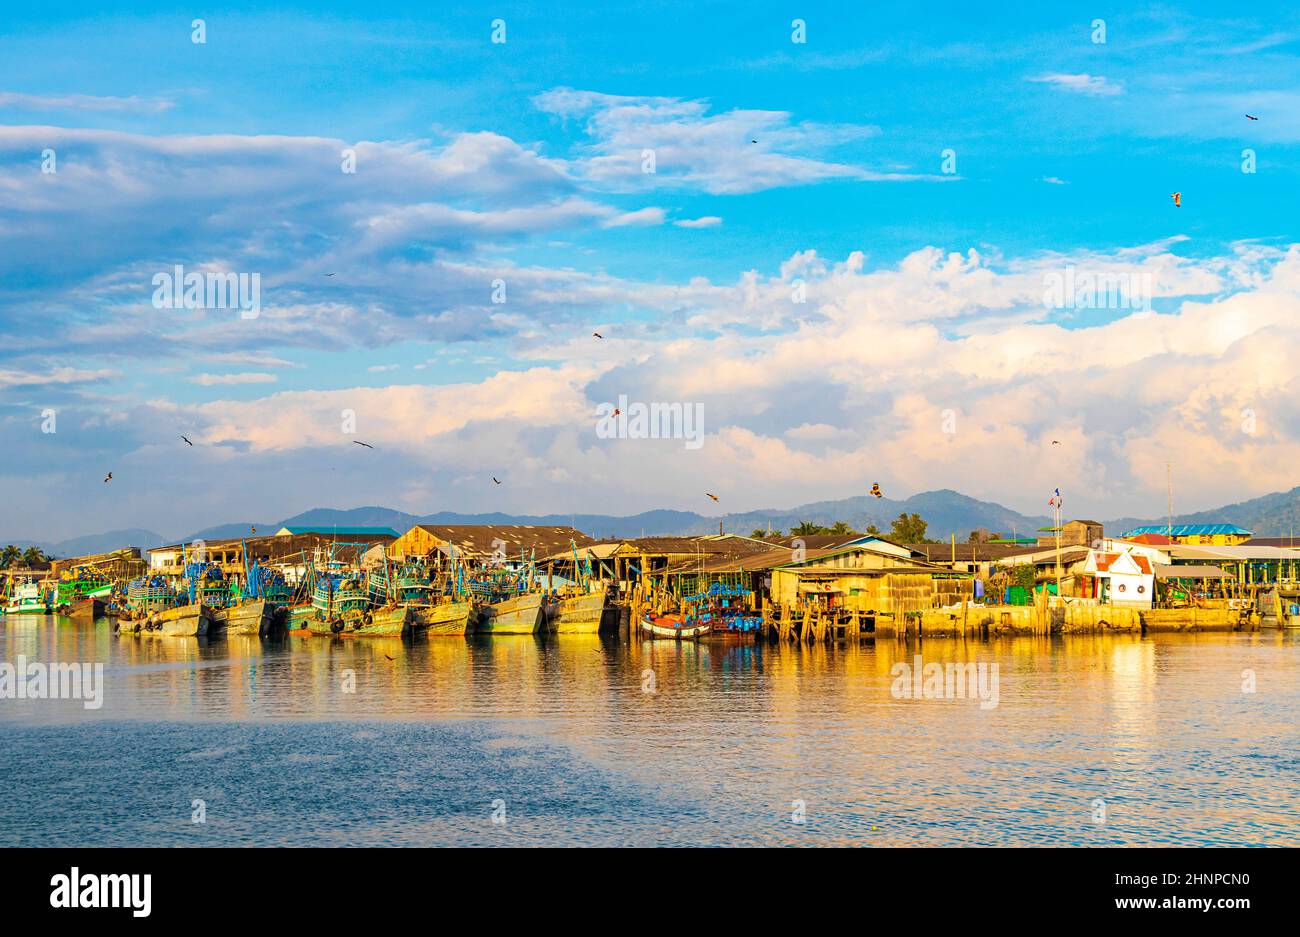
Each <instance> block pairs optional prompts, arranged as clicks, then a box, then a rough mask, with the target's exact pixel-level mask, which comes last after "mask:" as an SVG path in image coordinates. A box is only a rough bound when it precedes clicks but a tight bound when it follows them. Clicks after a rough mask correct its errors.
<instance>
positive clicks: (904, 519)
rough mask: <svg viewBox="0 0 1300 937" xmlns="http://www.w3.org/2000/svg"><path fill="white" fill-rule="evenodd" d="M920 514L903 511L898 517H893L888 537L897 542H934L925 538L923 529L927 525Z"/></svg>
mask: <svg viewBox="0 0 1300 937" xmlns="http://www.w3.org/2000/svg"><path fill="white" fill-rule="evenodd" d="M929 526H930V524H929V522H927V521H926V519H925V518H923V517H922V516H921V515H920V514H908V513H907V512H906V511H904V512H903V513H902V514H900V515H898V517H896V518H894V521H893V525H892V526H891V527H890V529H889V539H890V540H894V541H897V542H898V543H935V542H937V541H932V540H929V539H927V538H926V536H925V530H926V528H927V527H929Z"/></svg>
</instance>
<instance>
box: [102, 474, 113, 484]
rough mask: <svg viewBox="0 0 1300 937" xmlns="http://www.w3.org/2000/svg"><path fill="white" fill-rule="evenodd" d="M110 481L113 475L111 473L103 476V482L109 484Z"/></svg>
mask: <svg viewBox="0 0 1300 937" xmlns="http://www.w3.org/2000/svg"><path fill="white" fill-rule="evenodd" d="M112 480H113V473H112V472H109V473H108V474H107V475H105V476H104V481H106V482H111V481H112Z"/></svg>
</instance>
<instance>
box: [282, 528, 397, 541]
mask: <svg viewBox="0 0 1300 937" xmlns="http://www.w3.org/2000/svg"><path fill="white" fill-rule="evenodd" d="M280 530H282V531H283V530H287V531H288V532H289V533H290V534H322V535H323V536H326V537H332V536H341V537H392V538H393V539H394V540H396V539H397V531H395V530H393V528H391V527H331V526H330V525H328V524H318V525H312V524H309V525H305V526H298V525H296V524H295V525H294V526H292V527H281V528H280Z"/></svg>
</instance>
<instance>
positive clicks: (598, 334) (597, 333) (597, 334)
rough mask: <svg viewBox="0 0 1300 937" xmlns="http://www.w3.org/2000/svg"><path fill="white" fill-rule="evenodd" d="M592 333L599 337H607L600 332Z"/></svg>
mask: <svg viewBox="0 0 1300 937" xmlns="http://www.w3.org/2000/svg"><path fill="white" fill-rule="evenodd" d="M591 334H592V335H594V336H596V337H597V338H604V337H605V336H603V335H601V334H600V333H599V332H592V333H591Z"/></svg>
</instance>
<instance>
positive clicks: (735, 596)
mask: <svg viewBox="0 0 1300 937" xmlns="http://www.w3.org/2000/svg"><path fill="white" fill-rule="evenodd" d="M752 596H753V592H751V591H750V590H749V589H742V588H740V587H739V586H729V585H725V584H724V583H720V582H715V583H713V584H711V585H710V586H709V588H708V589H706V590H705V591H704V592H701V593H699V594H697V595H690V596H687V597H686V598H684V599H683V600H682V606H683V608H685V609H687V619H688V620H692V619H693V620H696V621H707V622H708V623H709V625H710V627H709V632H708V634H707V635H705V637H707V638H708V639H709V640H710V641H714V640H730V641H754V640H756V639H757V638H758V636H759V635H760V634H762V632H763V617H762V616H761V615H747V614H745V606H746V604H747V603H748V601H749V600H750V598H751V597H752Z"/></svg>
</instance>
